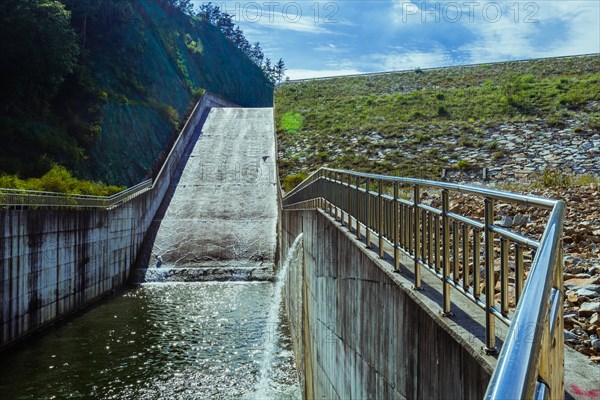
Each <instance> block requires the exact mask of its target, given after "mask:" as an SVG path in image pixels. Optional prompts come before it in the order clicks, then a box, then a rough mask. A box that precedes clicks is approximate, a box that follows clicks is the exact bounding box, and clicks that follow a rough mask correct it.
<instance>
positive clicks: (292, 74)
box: [286, 69, 362, 80]
mask: <svg viewBox="0 0 600 400" xmlns="http://www.w3.org/2000/svg"><path fill="white" fill-rule="evenodd" d="M361 73H362V72H361V71H359V70H356V69H288V70H287V71H286V75H287V76H289V78H290V79H292V80H293V79H310V78H323V77H330V76H343V75H356V74H361Z"/></svg>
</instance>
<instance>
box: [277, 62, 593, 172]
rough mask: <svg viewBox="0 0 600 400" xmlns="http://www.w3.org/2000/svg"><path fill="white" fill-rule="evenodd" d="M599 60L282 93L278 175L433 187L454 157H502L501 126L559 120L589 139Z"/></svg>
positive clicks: (386, 77) (450, 71) (452, 71)
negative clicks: (495, 136) (361, 177)
mask: <svg viewBox="0 0 600 400" xmlns="http://www.w3.org/2000/svg"><path fill="white" fill-rule="evenodd" d="M599 58H600V57H599V56H598V55H594V56H583V57H573V58H563V59H545V60H532V61H528V62H507V63H501V64H491V65H483V66H475V67H452V68H444V69H436V70H419V72H418V73H417V71H405V72H398V73H390V74H383V75H366V76H354V77H339V78H332V79H326V80H312V81H310V80H309V81H300V82H291V83H288V84H284V85H282V86H280V87H278V88H277V89H276V92H275V120H276V129H277V135H278V140H279V143H278V146H279V150H280V151H281V152H282V154H283V155H284V156H283V158H282V160H281V161H280V176H281V177H282V178H283V179H285V177H286V176H288V175H294V174H297V173H304V174H307V173H310V172H312V171H314V170H316V169H318V168H319V167H320V166H323V165H327V166H330V167H334V168H345V169H355V170H359V171H371V172H378V173H385V174H392V175H393V174H396V175H403V176H413V177H424V178H428V179H438V178H439V176H440V172H441V169H442V168H444V167H451V166H452V163H455V162H457V158H456V155H458V154H459V153H460V152H459V150H461V149H460V148H462V149H463V150H461V151H464V149H467V150H468V149H471V150H472V151H476V152H477V154H478V155H481V156H484V155H485V156H486V157H487V158H488V159H490V160H494V161H496V160H501V159H502V158H503V157H504V156H505V155H506V152H505V149H503V148H502V146H501V144H500V143H498V142H494V141H493V140H491V139H489V140H488V137H487V135H489V134H490V133H491V132H494V131H496V130H497V129H498V128H499V126H500V125H502V124H505V123H507V122H508V123H529V122H535V123H537V124H541V125H542V128H543V129H546V128H547V129H560V128H561V127H563V126H565V125H566V124H567V120H580V121H583V122H581V124H580V125H578V127H577V131H574V134H577V135H582V136H586V135H587V136H589V135H591V134H593V133H594V132H597V131H598V127H597V126H598V125H599V124H600V123H599V122H598V121H599V116H600V59H599ZM457 147H458V148H457ZM322 154H327V155H328V156H327V157H322V156H319V155H322ZM453 156H454V157H453ZM461 157H462V156H461ZM462 158H464V157H462ZM478 158H479V156H478ZM461 161H462V160H461ZM465 162H471V160H469V161H467V160H465Z"/></svg>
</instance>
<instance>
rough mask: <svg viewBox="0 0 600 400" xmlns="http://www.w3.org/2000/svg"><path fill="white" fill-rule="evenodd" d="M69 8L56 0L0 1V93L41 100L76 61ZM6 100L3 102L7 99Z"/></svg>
mask: <svg viewBox="0 0 600 400" xmlns="http://www.w3.org/2000/svg"><path fill="white" fill-rule="evenodd" d="M69 20H70V13H69V12H68V11H67V10H66V9H65V7H64V6H63V5H62V4H61V3H60V2H59V1H54V0H29V1H22V0H2V1H1V2H0V37H1V38H2V40H1V41H0V54H2V57H0V75H1V76H2V77H1V78H0V79H1V81H0V89H1V90H0V98H1V99H2V101H3V102H6V103H11V104H13V105H16V104H19V103H20V104H24V105H25V107H27V108H31V107H35V106H40V105H41V104H43V102H44V101H45V100H47V99H49V98H51V97H52V95H54V94H55V93H56V91H57V89H58V87H59V86H60V84H61V83H62V82H63V80H64V79H65V76H66V75H67V74H69V73H71V72H72V71H73V68H74V67H75V65H76V63H77V57H78V54H79V46H78V45H77V35H76V33H75V31H74V30H73V29H72V28H71V25H70V22H69ZM6 103H5V104H6Z"/></svg>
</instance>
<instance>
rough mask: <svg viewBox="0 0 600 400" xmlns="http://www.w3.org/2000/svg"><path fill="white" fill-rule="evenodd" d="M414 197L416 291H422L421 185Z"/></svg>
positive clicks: (415, 191) (416, 187) (417, 186)
mask: <svg viewBox="0 0 600 400" xmlns="http://www.w3.org/2000/svg"><path fill="white" fill-rule="evenodd" d="M413 195H414V207H415V210H414V216H415V217H414V219H413V221H414V235H415V289H417V290H420V289H421V264H420V263H419V261H420V260H419V248H420V232H419V230H420V220H421V219H420V218H419V214H420V211H419V210H420V208H419V200H420V199H421V193H420V190H419V185H415V186H414V190H413Z"/></svg>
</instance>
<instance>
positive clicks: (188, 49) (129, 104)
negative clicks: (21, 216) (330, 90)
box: [0, 0, 272, 185]
mask: <svg viewBox="0 0 600 400" xmlns="http://www.w3.org/2000/svg"><path fill="white" fill-rule="evenodd" d="M11 1H12V0H11ZM36 1H37V2H52V0H36ZM55 3H56V2H55ZM167 3H168V2H165V1H161V0H144V1H134V0H103V1H81V2H70V1H64V4H65V7H66V8H67V10H68V11H70V14H71V25H72V27H73V29H74V30H75V32H76V33H77V34H78V44H79V47H80V52H79V53H80V56H79V60H78V64H77V66H76V67H75V69H74V71H73V73H72V74H70V75H68V76H66V78H65V81H64V83H62V84H61V85H60V87H59V89H58V92H57V94H56V95H55V96H53V97H52V98H50V99H49V100H48V101H47V103H46V104H40V106H39V107H24V106H23V105H22V104H14V105H9V106H7V107H2V108H1V109H4V110H8V111H7V112H3V115H0V128H2V129H1V130H0V140H2V141H3V142H4V143H5V144H7V145H6V146H3V147H2V148H1V149H0V160H1V161H0V173H1V172H6V173H19V174H20V175H21V176H22V177H28V176H40V175H41V174H43V173H44V172H45V171H47V170H48V169H49V168H50V166H51V165H52V164H53V163H54V162H58V163H59V164H62V165H65V166H66V167H68V168H69V169H71V170H74V172H75V173H76V175H77V176H78V177H80V178H86V179H92V180H100V181H103V182H106V183H110V184H118V185H132V184H135V183H137V182H139V181H140V180H142V179H144V177H148V176H150V175H151V174H152V166H153V163H154V164H155V161H156V159H157V157H158V156H159V154H160V153H161V152H162V151H164V150H165V146H167V145H168V144H169V143H170V141H171V139H172V138H173V136H174V135H175V134H176V131H177V129H178V128H179V126H180V124H181V122H182V121H183V120H184V119H185V117H186V115H187V113H188V112H189V111H190V110H191V107H192V106H193V104H194V102H195V101H196V100H197V99H198V98H199V96H200V95H201V94H202V93H203V91H204V90H207V91H210V92H213V93H215V94H218V95H220V96H222V97H224V98H226V99H227V100H230V101H233V102H235V103H237V104H240V105H242V106H248V107H254V106H271V105H272V85H271V84H270V83H269V81H268V80H267V78H266V77H265V76H264V74H263V72H262V70H261V68H260V67H258V66H257V65H255V64H254V63H253V62H252V61H251V60H250V59H248V57H246V56H245V55H244V54H243V53H242V52H241V51H240V50H239V49H238V48H237V47H236V46H235V45H234V44H233V43H232V42H231V41H229V40H228V39H227V38H226V37H225V36H224V35H223V34H222V33H221V32H220V31H219V30H218V29H217V28H216V27H214V26H212V25H210V24H209V23H207V22H205V21H201V20H199V19H197V18H192V17H189V16H188V15H185V14H184V13H182V12H181V11H180V10H178V9H176V8H173V7H171V6H169V5H167ZM36 51H38V50H36ZM3 79H6V77H5V78H3Z"/></svg>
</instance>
